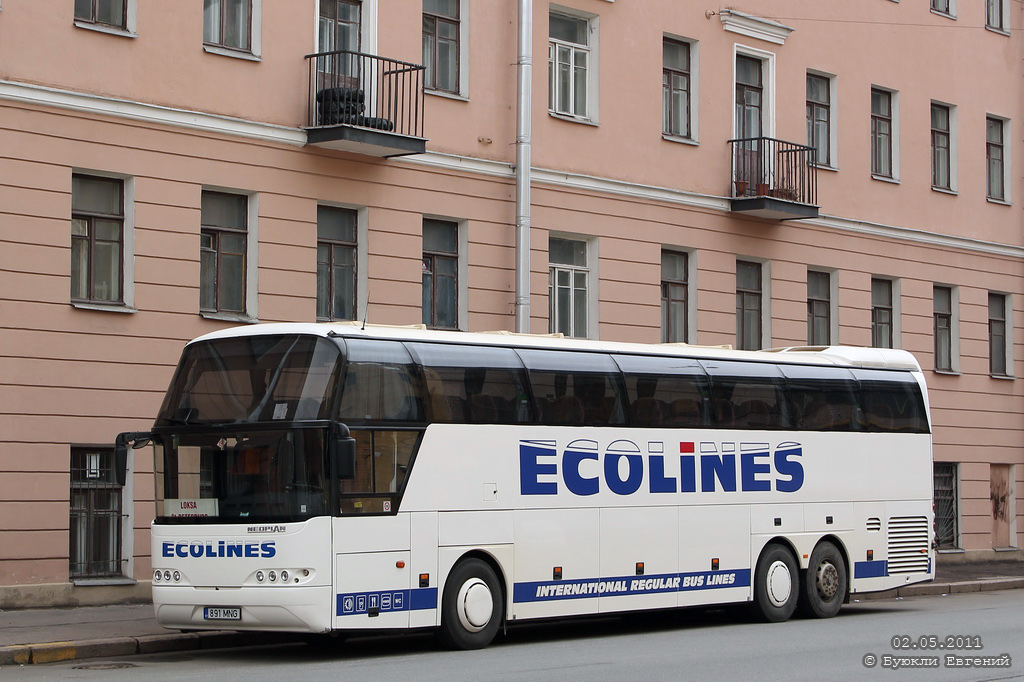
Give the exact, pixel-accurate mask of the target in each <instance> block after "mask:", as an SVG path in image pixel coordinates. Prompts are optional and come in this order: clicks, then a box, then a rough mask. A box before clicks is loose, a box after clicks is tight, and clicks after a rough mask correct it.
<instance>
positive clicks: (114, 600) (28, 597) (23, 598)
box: [0, 581, 153, 609]
mask: <svg viewBox="0 0 1024 682" xmlns="http://www.w3.org/2000/svg"><path fill="white" fill-rule="evenodd" d="M152 601H153V586H152V583H151V582H149V581H145V582H135V581H131V582H122V583H114V582H111V581H105V582H104V581H97V582H95V583H84V584H75V583H49V584H43V585H0V609H35V608H59V607H73V606H109V605H110V604H143V603H147V602H152Z"/></svg>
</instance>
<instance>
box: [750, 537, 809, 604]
mask: <svg viewBox="0 0 1024 682" xmlns="http://www.w3.org/2000/svg"><path fill="white" fill-rule="evenodd" d="M799 594H800V570H799V567H798V566H797V563H796V559H795V558H793V553H792V552H790V551H789V550H788V549H786V548H785V547H783V546H782V545H779V544H776V543H771V544H769V545H768V546H767V547H765V548H764V550H763V551H762V552H761V556H760V557H758V559H757V568H756V569H755V571H754V601H753V602H752V604H751V606H752V610H753V614H754V616H755V617H757V618H758V619H760V620H763V621H767V622H770V623H781V622H782V621H785V620H789V617H790V616H792V615H793V611H795V610H796V605H797V601H798V600H799Z"/></svg>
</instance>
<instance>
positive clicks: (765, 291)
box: [733, 58, 774, 348]
mask: <svg viewBox="0 0 1024 682" xmlns="http://www.w3.org/2000/svg"><path fill="white" fill-rule="evenodd" d="M733 61H734V62H735V61H736V60H735V58H734V59H733ZM740 261H745V262H747V263H758V264H759V265H760V266H761V348H771V347H772V346H773V345H774V344H772V262H771V261H770V260H767V259H765V258H757V257H755V256H744V255H740V254H737V256H736V258H735V261H734V264H733V293H734V294H735V292H736V290H737V289H738V288H739V278H738V277H737V276H736V274H737V272H736V271H737V270H738V269H739V268H738V263H739V262H740ZM734 308H735V307H734ZM733 336H734V337H735V331H734V333H733Z"/></svg>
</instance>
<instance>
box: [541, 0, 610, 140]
mask: <svg viewBox="0 0 1024 682" xmlns="http://www.w3.org/2000/svg"><path fill="white" fill-rule="evenodd" d="M552 14H561V15H563V16H567V17H572V18H574V19H582V20H584V21H586V22H587V42H588V44H587V45H586V46H585V47H586V49H587V100H586V106H587V110H586V112H585V113H584V114H583V115H578V114H572V113H564V112H559V111H557V110H555V109H553V108H552V104H553V103H552V102H550V101H549V102H548V115H550V116H553V117H555V118H561V119H564V120H567V121H576V122H580V123H593V124H595V125H596V124H597V123H598V106H597V104H598V102H599V101H600V92H599V87H600V79H599V78H598V65H599V59H598V57H599V55H600V50H599V36H600V30H599V28H600V25H599V22H600V17H599V16H598V15H596V14H591V13H590V12H583V11H580V10H578V9H573V8H571V7H564V6H562V5H551V6H550V7H549V9H548V20H549V21H550V17H551V15H552ZM553 45H570V46H573V49H575V48H576V47H578V46H579V44H578V43H566V42H563V41H560V40H555V39H553V38H551V31H550V29H549V30H548V63H549V64H550V63H551V49H552V46H553ZM548 70H549V72H550V71H552V70H551V69H550V68H549V69H548ZM553 77H554V74H553V73H551V75H550V76H549V79H548V80H549V83H548V88H549V91H550V88H552V87H553V84H552V83H551V82H550V81H551V78H553Z"/></svg>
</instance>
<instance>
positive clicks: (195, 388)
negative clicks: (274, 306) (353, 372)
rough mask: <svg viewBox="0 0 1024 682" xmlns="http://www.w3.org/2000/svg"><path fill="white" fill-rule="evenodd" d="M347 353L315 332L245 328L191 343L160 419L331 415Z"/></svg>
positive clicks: (172, 422)
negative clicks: (251, 332)
mask: <svg viewBox="0 0 1024 682" xmlns="http://www.w3.org/2000/svg"><path fill="white" fill-rule="evenodd" d="M340 357H341V353H340V351H339V349H338V347H337V345H336V344H334V343H333V342H331V341H329V340H327V339H323V338H318V337H314V336H299V335H273V336H240V337H235V338H229V339H215V340H210V341H203V342H199V343H194V344H192V345H190V346H188V347H187V348H186V349H185V354H184V356H183V357H182V359H181V363H180V364H179V365H178V369H177V372H176V373H175V375H174V379H173V381H172V382H171V386H170V388H169V389H168V391H167V397H166V398H165V399H164V404H163V407H161V409H160V413H159V416H158V417H157V420H156V426H157V427H158V428H159V427H167V426H193V425H203V424H207V425H208V424H230V423H257V422H282V421H284V422H292V421H305V420H313V419H329V418H330V416H331V415H330V412H331V398H332V396H333V393H334V385H335V377H336V376H337V368H338V361H339V359H340Z"/></svg>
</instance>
